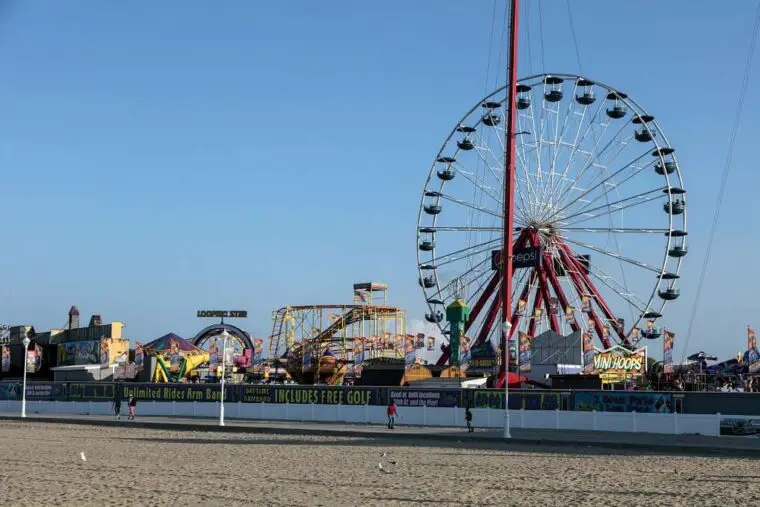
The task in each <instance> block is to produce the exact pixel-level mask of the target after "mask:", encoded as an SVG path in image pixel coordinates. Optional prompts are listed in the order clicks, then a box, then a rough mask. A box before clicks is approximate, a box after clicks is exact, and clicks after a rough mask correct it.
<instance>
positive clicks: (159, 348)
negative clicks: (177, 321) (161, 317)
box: [142, 333, 209, 383]
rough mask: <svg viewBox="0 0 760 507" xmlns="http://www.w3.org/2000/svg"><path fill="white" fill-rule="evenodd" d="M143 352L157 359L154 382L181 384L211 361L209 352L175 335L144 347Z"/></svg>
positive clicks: (169, 335) (159, 339)
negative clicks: (193, 372) (183, 379)
mask: <svg viewBox="0 0 760 507" xmlns="http://www.w3.org/2000/svg"><path fill="white" fill-rule="evenodd" d="M142 350H143V353H144V354H146V355H148V356H153V357H155V358H156V371H155V373H154V375H153V381H154V382H163V383H166V382H179V381H180V380H181V379H182V378H184V377H187V376H188V375H189V374H190V372H192V371H194V370H195V369H196V368H198V367H199V366H200V365H202V364H204V363H207V362H208V359H209V355H208V353H207V352H205V351H203V350H201V349H200V348H198V347H196V346H195V345H193V344H192V343H190V342H189V341H187V340H185V339H184V338H181V337H179V336H177V335H176V334H174V333H169V334H166V335H164V336H162V337H160V338H157V339H156V340H153V341H152V342H150V343H148V344H146V345H143V346H142Z"/></svg>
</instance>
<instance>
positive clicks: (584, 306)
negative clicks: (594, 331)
mask: <svg viewBox="0 0 760 507" xmlns="http://www.w3.org/2000/svg"><path fill="white" fill-rule="evenodd" d="M581 311H582V312H583V313H591V298H590V297H588V296H581Z"/></svg>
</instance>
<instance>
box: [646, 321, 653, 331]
mask: <svg viewBox="0 0 760 507" xmlns="http://www.w3.org/2000/svg"><path fill="white" fill-rule="evenodd" d="M652 331H654V321H653V320H648V321H647V332H648V333H651V332H652Z"/></svg>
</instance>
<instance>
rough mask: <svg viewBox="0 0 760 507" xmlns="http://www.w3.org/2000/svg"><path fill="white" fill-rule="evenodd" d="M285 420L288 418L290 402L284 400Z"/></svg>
mask: <svg viewBox="0 0 760 507" xmlns="http://www.w3.org/2000/svg"><path fill="white" fill-rule="evenodd" d="M285 420H286V421H289V420H290V403H288V402H287V401H286V402H285Z"/></svg>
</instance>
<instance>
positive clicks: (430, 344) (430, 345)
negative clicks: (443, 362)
mask: <svg viewBox="0 0 760 507" xmlns="http://www.w3.org/2000/svg"><path fill="white" fill-rule="evenodd" d="M427 349H428V350H433V349H435V336H428V339H427Z"/></svg>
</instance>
